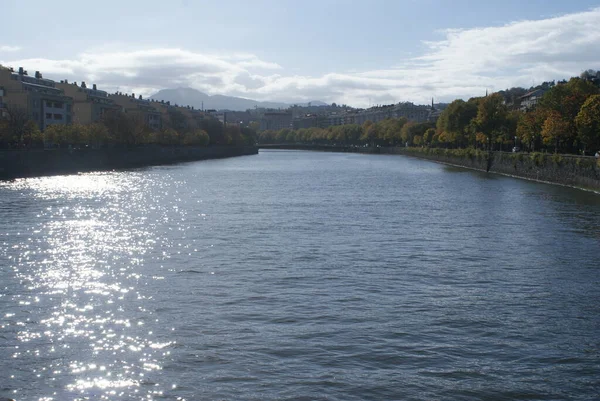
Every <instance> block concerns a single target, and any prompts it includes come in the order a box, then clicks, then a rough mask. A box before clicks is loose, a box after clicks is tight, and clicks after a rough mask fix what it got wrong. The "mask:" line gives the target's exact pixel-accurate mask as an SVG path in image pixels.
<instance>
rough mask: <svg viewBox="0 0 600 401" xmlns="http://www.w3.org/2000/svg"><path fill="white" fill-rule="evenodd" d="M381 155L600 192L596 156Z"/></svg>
mask: <svg viewBox="0 0 600 401" xmlns="http://www.w3.org/2000/svg"><path fill="white" fill-rule="evenodd" d="M381 153H387V154H403V155H407V156H414V157H418V158H422V159H428V160H434V161H437V162H441V163H447V164H452V165H457V166H463V167H468V168H473V169H477V170H482V171H487V167H488V163H489V171H490V172H493V173H499V174H506V175H511V176H516V177H521V178H527V179H531V180H537V181H544V182H551V183H556V184H562V185H569V186H574V187H579V188H584V189H592V190H596V191H598V190H600V160H596V159H595V158H594V157H582V156H574V155H553V154H542V153H507V152H492V153H491V154H489V153H487V152H483V151H474V150H466V149H461V150H446V149H421V148H399V147H398V148H381Z"/></svg>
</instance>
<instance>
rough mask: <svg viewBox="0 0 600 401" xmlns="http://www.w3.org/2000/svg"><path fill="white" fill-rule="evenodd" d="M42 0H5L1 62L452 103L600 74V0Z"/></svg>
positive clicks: (284, 92)
mask: <svg viewBox="0 0 600 401" xmlns="http://www.w3.org/2000/svg"><path fill="white" fill-rule="evenodd" d="M5 1H6V0H5ZM47 4H48V3H46V2H37V1H29V2H27V4H26V5H24V3H23V2H16V1H12V0H9V1H8V3H7V4H6V2H5V4H3V6H2V9H3V14H4V15H5V18H3V25H4V26H3V35H2V37H0V63H2V64H4V65H10V66H13V67H17V66H20V65H22V66H24V67H25V68H26V69H28V70H29V71H34V70H40V71H42V72H43V73H44V75H45V76H47V77H50V78H54V79H62V78H68V79H70V80H76V81H81V80H85V81H87V82H88V83H89V82H92V81H93V82H96V83H98V85H99V86H101V87H103V88H106V89H107V90H110V91H114V90H121V91H124V92H129V91H135V92H136V93H142V94H145V95H150V94H152V93H154V92H155V91H156V90H158V89H161V88H167V87H178V86H190V87H194V88H197V89H199V90H202V91H205V92H208V93H211V94H215V93H221V94H229V95H236V96H242V97H248V98H254V99H260V100H282V101H306V100H316V99H319V100H324V101H329V102H331V101H336V102H339V103H348V104H352V105H356V106H365V105H367V104H368V102H369V99H371V100H370V101H371V102H372V103H391V102H397V101H404V100H408V101H414V102H418V103H424V102H426V99H428V98H431V96H435V97H436V98H437V99H439V100H442V101H448V100H452V99H454V98H457V97H463V98H464V97H469V96H474V95H478V94H481V92H482V91H483V92H484V91H485V89H489V90H499V89H504V88H505V87H506V86H511V85H523V86H530V85H532V84H534V83H538V82H541V81H542V80H546V79H559V78H563V77H568V76H569V75H576V74H579V73H580V72H581V71H582V70H584V69H587V68H600V40H599V39H600V36H599V35H600V34H599V33H597V32H596V31H598V29H597V27H598V26H600V8H598V7H600V2H598V1H596V2H594V1H586V0H573V1H564V0H563V1H557V0H545V1H542V0H520V1H515V0H507V1H503V2H486V1H467V0H455V1H448V0H421V1H417V0H396V1H375V0H373V1H369V2H365V1H361V2H358V1H352V2H350V1H341V0H321V1H312V0H306V1H302V2H300V1H287V0H280V1H266V0H255V1H226V0H225V1H218V2H217V1H210V2H208V1H206V2H205V1H193V0H172V1H168V2H164V1H161V2H159V1H153V0H147V1H113V0H105V1H103V2H100V3H96V4H95V5H94V6H84V5H83V4H84V3H83V2H77V1H61V0H58V1H54V2H52V7H48V6H47ZM34 26H35V27H38V29H35V28H32V27H34ZM592 28H593V29H592Z"/></svg>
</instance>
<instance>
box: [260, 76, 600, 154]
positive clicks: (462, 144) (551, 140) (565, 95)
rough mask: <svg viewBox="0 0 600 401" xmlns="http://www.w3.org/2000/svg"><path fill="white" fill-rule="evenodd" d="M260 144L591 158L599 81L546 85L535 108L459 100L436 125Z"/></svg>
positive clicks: (309, 134)
mask: <svg viewBox="0 0 600 401" xmlns="http://www.w3.org/2000/svg"><path fill="white" fill-rule="evenodd" d="M258 139H259V142H260V143H261V144H273V143H278V144H282V143H304V144H312V145H344V146H350V145H352V146H364V145H367V144H368V145H371V146H386V147H389V146H398V145H400V144H401V145H404V146H415V147H427V148H443V149H467V148H472V149H481V150H488V151H510V150H511V149H512V148H513V147H518V148H521V149H524V150H527V151H529V152H552V153H564V154H578V155H586V154H587V155H593V154H594V153H595V152H596V151H598V150H600V89H599V88H598V82H596V81H593V82H592V81H589V80H586V79H582V78H571V79H570V80H569V81H568V82H567V81H565V82H562V83H557V84H548V85H547V91H546V92H545V93H544V95H543V96H542V97H541V98H540V99H539V102H537V104H535V105H532V106H531V107H530V108H527V109H525V110H523V108H522V107H521V108H519V109H518V110H515V109H513V108H511V106H510V103H509V102H507V99H506V97H505V96H503V95H501V94H500V93H494V94H491V95H489V96H485V97H474V98H471V99H469V100H467V101H464V100H455V101H454V102H452V103H450V105H449V106H448V107H447V108H446V109H444V110H443V111H442V113H441V114H440V116H439V118H438V120H437V122H435V123H434V122H422V123H416V122H412V121H408V120H407V119H406V118H396V119H393V118H392V119H386V120H383V121H379V122H372V121H366V122H365V123H364V124H362V125H355V124H349V125H340V126H334V127H329V128H326V129H324V128H318V127H312V128H305V129H298V130H291V129H282V130H279V131H264V132H261V133H260V134H259V137H258Z"/></svg>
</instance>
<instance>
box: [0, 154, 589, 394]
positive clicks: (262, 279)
mask: <svg viewBox="0 0 600 401" xmlns="http://www.w3.org/2000/svg"><path fill="white" fill-rule="evenodd" d="M0 246H1V248H0V397H2V396H4V397H9V398H14V399H15V400H16V401H29V400H40V401H41V400H43V401H48V400H60V401H62V400H111V401H114V400H119V401H120V400H163V399H164V400H188V401H191V400H425V399H426V400H558V399H560V400H593V399H599V398H600V290H599V289H600V195H598V194H594V193H591V192H584V191H580V190H576V189H571V188H565V187H560V186H552V185H547V184H542V183H534V182H528V181H524V180H518V179H513V178H509V177H503V176H497V175H488V174H485V173H479V172H474V171H469V170H463V169H458V168H451V167H447V166H443V165H440V164H435V163H432V162H429V161H423V160H418V159H412V158H407V157H404V156H385V155H361V154H336V153H319V152H303V151H261V152H260V153H259V154H258V155H255V156H245V157H237V158H230V159H221V160H208V161H202V162H195V163H187V164H180V165H173V166H160V167H152V168H146V169H139V170H131V171H121V172H109V173H94V174H82V175H76V176H58V177H44V178H32V179H21V180H16V181H11V182H0Z"/></svg>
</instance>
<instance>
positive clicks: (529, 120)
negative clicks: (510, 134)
mask: <svg viewBox="0 0 600 401" xmlns="http://www.w3.org/2000/svg"><path fill="white" fill-rule="evenodd" d="M545 119H546V111H545V110H544V109H543V108H540V107H538V108H536V109H534V110H533V111H530V112H527V113H522V114H521V115H520V116H519V120H518V122H517V137H518V138H519V140H520V141H521V143H523V144H526V145H527V148H528V149H530V150H532V151H535V149H536V147H537V145H539V143H540V140H541V133H542V126H543V125H544V120H545Z"/></svg>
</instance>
